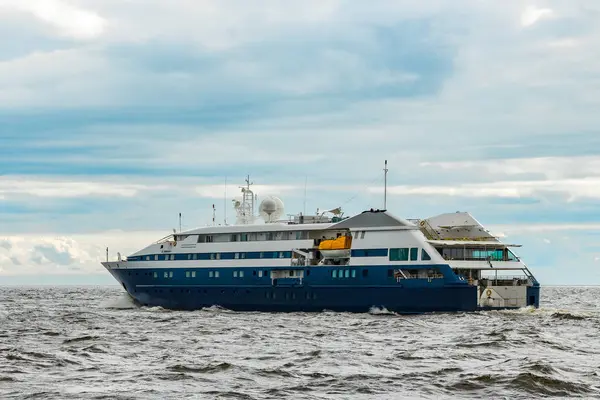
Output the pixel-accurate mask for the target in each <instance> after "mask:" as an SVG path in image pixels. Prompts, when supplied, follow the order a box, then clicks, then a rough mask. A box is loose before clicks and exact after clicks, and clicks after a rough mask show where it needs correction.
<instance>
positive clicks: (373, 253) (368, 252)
mask: <svg viewBox="0 0 600 400" xmlns="http://www.w3.org/2000/svg"><path fill="white" fill-rule="evenodd" d="M350 255H351V256H352V257H387V256H388V249H356V250H352V251H351V252H350Z"/></svg>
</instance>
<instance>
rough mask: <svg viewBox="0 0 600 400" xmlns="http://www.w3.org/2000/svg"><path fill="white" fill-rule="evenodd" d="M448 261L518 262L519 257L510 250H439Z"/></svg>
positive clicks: (450, 248)
mask: <svg viewBox="0 0 600 400" xmlns="http://www.w3.org/2000/svg"><path fill="white" fill-rule="evenodd" d="M439 252H440V253H441V254H442V257H444V259H446V260H468V261H473V260H475V261H477V260H491V261H517V260H518V259H517V257H516V256H515V255H514V254H513V253H512V252H511V251H510V250H509V249H489V250H488V249H469V248H464V247H448V248H443V249H439Z"/></svg>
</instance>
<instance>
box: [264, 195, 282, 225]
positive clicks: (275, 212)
mask: <svg viewBox="0 0 600 400" xmlns="http://www.w3.org/2000/svg"><path fill="white" fill-rule="evenodd" d="M258 212H259V214H260V216H261V218H262V219H264V220H265V222H267V223H268V222H275V221H278V220H279V218H281V216H282V215H283V212H284V208H283V201H281V199H280V198H279V197H275V196H269V197H267V198H266V199H264V200H263V201H261V202H260V206H259V207H258Z"/></svg>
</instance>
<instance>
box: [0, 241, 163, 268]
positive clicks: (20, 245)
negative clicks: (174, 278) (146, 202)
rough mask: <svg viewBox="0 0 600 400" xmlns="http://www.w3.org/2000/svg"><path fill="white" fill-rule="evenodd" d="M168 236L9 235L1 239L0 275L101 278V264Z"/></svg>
mask: <svg viewBox="0 0 600 400" xmlns="http://www.w3.org/2000/svg"><path fill="white" fill-rule="evenodd" d="M165 235H166V233H165V232H152V231H146V232H119V231H110V232H102V233H94V234H75V235H69V236H65V235H16V236H15V235H7V236H4V237H2V236H0V244H1V245H0V274H3V275H5V276H19V275H30V276H33V275H39V274H42V275H43V274H46V275H48V274H57V275H64V274H102V273H103V272H105V270H104V267H102V265H101V264H100V262H101V261H104V260H105V259H106V247H108V248H109V257H110V259H116V255H117V252H121V255H122V256H126V255H127V254H131V253H133V252H135V251H137V250H139V249H140V248H143V247H145V246H147V245H148V244H150V243H151V242H152V241H154V240H157V239H160V238H161V237H163V236H165Z"/></svg>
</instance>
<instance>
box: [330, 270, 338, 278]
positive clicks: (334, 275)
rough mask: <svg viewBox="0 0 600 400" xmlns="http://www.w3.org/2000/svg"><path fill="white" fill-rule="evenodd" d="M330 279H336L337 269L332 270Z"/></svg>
mask: <svg viewBox="0 0 600 400" xmlns="http://www.w3.org/2000/svg"><path fill="white" fill-rule="evenodd" d="M331 277H332V278H337V269H334V270H333V271H331Z"/></svg>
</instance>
